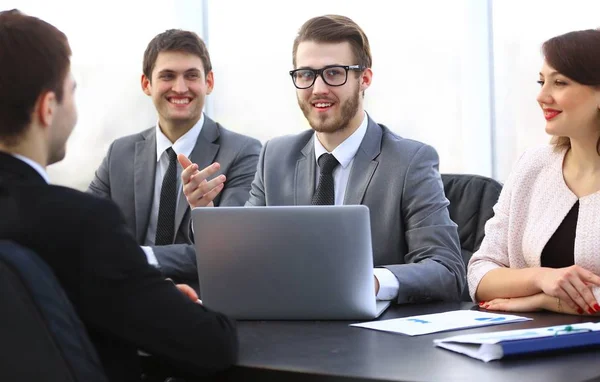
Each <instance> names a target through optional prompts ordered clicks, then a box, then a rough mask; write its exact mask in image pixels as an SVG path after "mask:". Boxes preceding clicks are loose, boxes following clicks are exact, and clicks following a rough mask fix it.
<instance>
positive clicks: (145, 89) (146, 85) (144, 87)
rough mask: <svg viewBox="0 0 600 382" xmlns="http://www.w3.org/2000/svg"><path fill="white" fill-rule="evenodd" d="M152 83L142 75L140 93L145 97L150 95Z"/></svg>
mask: <svg viewBox="0 0 600 382" xmlns="http://www.w3.org/2000/svg"><path fill="white" fill-rule="evenodd" d="M151 90H152V83H150V79H149V78H148V77H146V75H145V74H142V91H143V92H144V93H145V94H146V95H148V96H149V95H152V92H151Z"/></svg>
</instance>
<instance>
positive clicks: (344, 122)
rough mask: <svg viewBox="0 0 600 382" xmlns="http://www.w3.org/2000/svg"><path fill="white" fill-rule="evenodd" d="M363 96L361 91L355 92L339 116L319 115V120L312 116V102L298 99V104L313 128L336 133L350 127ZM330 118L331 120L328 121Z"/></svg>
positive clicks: (322, 131)
mask: <svg viewBox="0 0 600 382" xmlns="http://www.w3.org/2000/svg"><path fill="white" fill-rule="evenodd" d="M360 96H361V93H360V91H358V89H357V92H356V93H355V94H354V96H353V97H351V98H349V99H348V100H346V101H345V102H344V103H343V104H342V105H341V106H342V107H341V115H340V116H339V117H334V118H327V117H325V116H320V117H319V116H318V117H316V119H318V121H313V120H311V118H310V113H311V111H312V104H311V103H310V102H302V101H300V100H298V105H299V106H300V109H301V110H302V113H304V117H306V119H307V120H308V124H309V125H310V127H312V129H313V130H314V131H316V132H318V133H335V132H338V131H342V130H344V129H346V128H347V127H348V124H349V123H350V121H351V120H352V118H354V116H355V115H356V113H357V112H358V103H359V99H360V98H359V97H360ZM327 119H329V122H327Z"/></svg>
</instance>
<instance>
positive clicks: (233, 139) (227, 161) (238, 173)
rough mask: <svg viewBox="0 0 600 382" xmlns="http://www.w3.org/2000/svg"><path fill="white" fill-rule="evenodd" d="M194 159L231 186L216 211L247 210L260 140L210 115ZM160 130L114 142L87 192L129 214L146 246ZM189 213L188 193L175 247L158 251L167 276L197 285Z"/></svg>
mask: <svg viewBox="0 0 600 382" xmlns="http://www.w3.org/2000/svg"><path fill="white" fill-rule="evenodd" d="M204 119H205V120H204V125H203V126H202V130H201V132H200V135H199V136H198V140H197V141H196V146H195V147H194V149H193V151H192V154H191V155H190V159H191V160H192V161H193V162H194V163H197V164H198V167H199V168H200V169H202V168H204V167H206V166H208V165H210V164H211V163H213V162H219V163H220V164H221V169H220V171H219V173H218V174H216V175H215V176H217V175H219V174H225V176H226V177H227V181H226V182H225V187H224V188H223V190H222V191H221V193H220V194H219V195H218V196H217V198H216V199H215V200H214V204H215V206H242V205H244V202H246V200H248V191H249V190H250V184H251V183H252V179H253V178H254V173H255V172H256V164H257V162H258V155H259V152H260V148H261V144H260V142H259V141H258V140H256V139H254V138H250V137H247V136H244V135H241V134H237V133H234V132H232V131H229V130H227V129H225V128H223V127H222V126H221V125H219V124H218V123H215V122H214V121H213V120H212V119H210V118H208V117H207V116H205V117H204ZM156 165H157V159H156V130H155V128H154V127H152V128H150V129H148V130H145V131H142V132H141V133H138V134H134V135H130V136H127V137H123V138H119V139H117V140H115V141H114V142H113V143H112V144H111V145H110V147H109V149H108V153H107V154H106V157H105V158H104V160H103V161H102V164H101V165H100V167H99V168H98V170H97V171H96V176H95V177H94V180H93V181H92V183H91V184H90V186H89V189H88V192H91V193H93V194H96V195H99V196H102V197H105V198H109V199H112V200H113V201H114V202H115V203H117V204H118V205H119V207H120V208H121V211H122V212H123V214H124V215H125V220H126V221H127V226H128V227H129V229H130V230H131V232H132V233H133V235H134V236H135V238H136V239H137V242H138V244H140V245H143V243H144V240H145V238H146V233H147V230H148V222H149V220H150V211H151V209H152V200H153V197H154V178H155V175H156ZM190 215H191V214H190V208H189V205H188V203H187V201H186V199H185V196H184V195H183V193H181V194H180V199H179V202H178V204H177V211H176V214H175V222H174V224H175V237H174V238H173V244H172V245H164V246H155V247H153V250H154V254H155V255H156V258H157V260H158V262H159V264H160V269H161V271H162V272H163V274H164V275H165V276H167V277H171V278H173V279H174V280H176V281H178V282H188V283H190V284H192V285H194V286H195V284H196V282H197V280H198V273H197V269H196V254H195V250H194V246H193V245H192V244H191V243H193V241H192V238H191V237H190V235H191V232H190Z"/></svg>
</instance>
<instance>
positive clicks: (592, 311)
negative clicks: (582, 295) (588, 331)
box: [588, 308, 596, 314]
mask: <svg viewBox="0 0 600 382" xmlns="http://www.w3.org/2000/svg"><path fill="white" fill-rule="evenodd" d="M588 312H590V314H594V313H596V312H594V310H593V309H592V308H588Z"/></svg>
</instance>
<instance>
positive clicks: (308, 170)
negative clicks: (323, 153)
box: [294, 134, 317, 206]
mask: <svg viewBox="0 0 600 382" xmlns="http://www.w3.org/2000/svg"><path fill="white" fill-rule="evenodd" d="M313 139H315V135H314V134H313V135H312V137H311V138H310V139H309V140H308V142H307V143H306V145H305V146H304V148H303V149H302V157H300V159H298V161H297V162H296V184H295V185H294V205H297V206H304V205H310V202H311V199H312V196H313V193H314V192H315V176H316V175H315V167H316V166H317V165H316V163H315V145H314V142H313Z"/></svg>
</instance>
